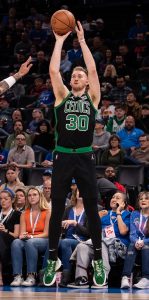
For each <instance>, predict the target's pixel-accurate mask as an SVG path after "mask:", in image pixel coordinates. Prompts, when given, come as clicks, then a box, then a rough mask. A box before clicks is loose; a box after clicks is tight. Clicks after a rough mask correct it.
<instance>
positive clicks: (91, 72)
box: [76, 21, 100, 107]
mask: <svg viewBox="0 0 149 300" xmlns="http://www.w3.org/2000/svg"><path fill="white" fill-rule="evenodd" d="M77 25H78V27H77V26H76V32H77V36H78V40H79V43H80V46H81V49H82V53H83V58H84V61H85V64H86V67H87V71H88V81H89V94H90V96H91V99H92V100H93V102H94V105H95V107H98V104H99V101H100V83H99V78H98V74H97V70H96V65H95V61H94V58H93V56H92V54H91V51H90V49H89V48H88V46H87V44H86V41H85V38H84V30H83V27H82V25H81V23H80V22H79V21H78V22H77Z"/></svg>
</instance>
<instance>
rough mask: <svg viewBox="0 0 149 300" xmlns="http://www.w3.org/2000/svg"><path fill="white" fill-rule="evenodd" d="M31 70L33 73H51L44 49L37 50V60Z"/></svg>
mask: <svg viewBox="0 0 149 300" xmlns="http://www.w3.org/2000/svg"><path fill="white" fill-rule="evenodd" d="M31 72H32V74H36V75H37V74H38V75H40V76H42V75H43V74H48V73H49V62H48V61H47V59H46V57H45V53H44V51H43V50H40V51H38V52H37V60H36V61H35V63H34V64H33V67H32V70H31Z"/></svg>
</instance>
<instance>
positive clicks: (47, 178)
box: [36, 168, 52, 192]
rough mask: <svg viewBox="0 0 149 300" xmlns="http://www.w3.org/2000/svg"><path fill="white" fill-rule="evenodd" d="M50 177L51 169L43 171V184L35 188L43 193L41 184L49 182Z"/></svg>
mask: <svg viewBox="0 0 149 300" xmlns="http://www.w3.org/2000/svg"><path fill="white" fill-rule="evenodd" d="M51 176H52V169H50V168H49V169H46V170H44V171H43V174H42V180H43V182H42V184H41V185H39V186H36V187H37V188H38V189H40V190H41V191H42V192H43V184H44V182H45V181H47V180H50V181H51Z"/></svg>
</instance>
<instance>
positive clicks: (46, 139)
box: [32, 119, 54, 155]
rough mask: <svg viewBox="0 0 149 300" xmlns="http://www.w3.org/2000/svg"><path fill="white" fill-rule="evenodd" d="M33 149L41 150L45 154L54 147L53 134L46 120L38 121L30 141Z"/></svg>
mask: <svg viewBox="0 0 149 300" xmlns="http://www.w3.org/2000/svg"><path fill="white" fill-rule="evenodd" d="M32 146H33V149H34V151H38V150H39V151H42V152H43V153H44V154H45V155H46V154H48V152H49V151H51V152H52V151H53V149H54V136H53V133H51V132H50V124H49V122H48V121H47V120H45V119H44V120H41V121H40V122H39V123H38V126H37V130H36V133H35V135H34V137H33V143H32Z"/></svg>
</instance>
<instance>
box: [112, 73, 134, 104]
mask: <svg viewBox="0 0 149 300" xmlns="http://www.w3.org/2000/svg"><path fill="white" fill-rule="evenodd" d="M131 91H132V89H131V88H130V87H128V86H126V81H125V78H124V77H123V76H120V77H117V79H116V87H113V88H112V90H111V92H110V95H109V97H111V98H112V99H113V101H117V102H119V103H121V104H124V103H125V102H126V98H127V95H128V94H129V93H130V92H131Z"/></svg>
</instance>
